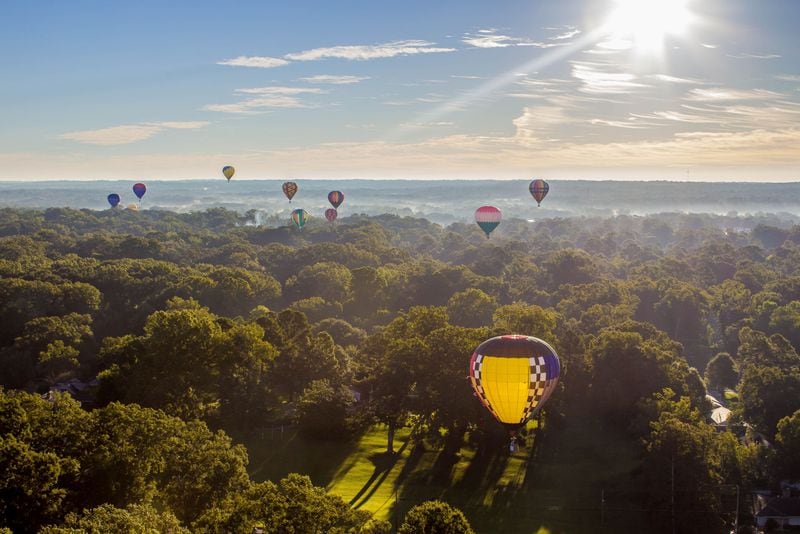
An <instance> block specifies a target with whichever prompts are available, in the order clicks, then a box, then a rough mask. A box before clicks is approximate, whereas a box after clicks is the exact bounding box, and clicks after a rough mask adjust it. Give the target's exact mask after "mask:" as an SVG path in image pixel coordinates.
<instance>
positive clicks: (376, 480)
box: [350, 440, 411, 510]
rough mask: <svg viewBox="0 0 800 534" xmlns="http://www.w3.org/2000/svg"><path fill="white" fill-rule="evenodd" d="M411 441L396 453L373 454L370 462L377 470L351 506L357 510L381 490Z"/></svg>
mask: <svg viewBox="0 0 800 534" xmlns="http://www.w3.org/2000/svg"><path fill="white" fill-rule="evenodd" d="M410 441H411V440H406V441H405V442H404V443H403V445H402V446H401V447H400V448H399V449H397V450H396V451H395V452H394V453H390V452H382V453H379V454H373V455H372V456H370V457H369V460H370V461H371V462H372V463H373V464H374V465H375V470H374V471H373V472H372V475H371V476H370V477H369V479H368V480H367V481H366V482H365V483H364V485H363V486H362V487H361V489H360V490H358V493H356V494H355V495H354V496H353V498H352V499H350V506H352V507H353V508H355V509H356V510H357V509H359V508H361V507H362V506H364V504H366V503H367V502H368V501H369V500H370V498H371V497H372V496H373V495H374V494H375V492H376V491H378V488H380V486H381V484H383V482H384V481H385V480H386V477H388V476H389V473H390V472H391V471H392V468H393V467H394V466H395V465H396V464H397V462H398V460H400V458H401V457H402V456H403V452H404V451H405V450H406V448H407V447H408V443H409V442H410Z"/></svg>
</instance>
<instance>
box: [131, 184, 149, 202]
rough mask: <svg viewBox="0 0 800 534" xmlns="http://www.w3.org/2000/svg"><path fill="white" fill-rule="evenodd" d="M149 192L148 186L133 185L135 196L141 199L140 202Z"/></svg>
mask: <svg viewBox="0 0 800 534" xmlns="http://www.w3.org/2000/svg"><path fill="white" fill-rule="evenodd" d="M146 192H147V186H145V185H144V184H141V183H139V184H133V194H134V195H136V196H137V197H139V200H141V199H142V197H143V196H144V194H145V193H146Z"/></svg>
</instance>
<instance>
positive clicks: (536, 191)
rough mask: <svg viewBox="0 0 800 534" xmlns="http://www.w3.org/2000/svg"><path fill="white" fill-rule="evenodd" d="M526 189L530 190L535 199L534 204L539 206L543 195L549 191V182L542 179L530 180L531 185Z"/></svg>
mask: <svg viewBox="0 0 800 534" xmlns="http://www.w3.org/2000/svg"><path fill="white" fill-rule="evenodd" d="M528 189H529V190H530V192H531V195H533V198H534V199H535V200H536V205H537V206H541V205H542V200H544V197H546V196H547V192H548V191H550V184H548V183H547V182H545V181H544V180H541V179H536V180H534V181H532V182H531V185H530V186H528Z"/></svg>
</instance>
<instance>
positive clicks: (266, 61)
mask: <svg viewBox="0 0 800 534" xmlns="http://www.w3.org/2000/svg"><path fill="white" fill-rule="evenodd" d="M288 64H289V62H288V61H286V60H285V59H281V58H277V57H268V56H239V57H235V58H233V59H226V60H225V61H218V62H217V65H228V66H231V67H253V68H258V69H272V68H275V67H282V66H284V65H288Z"/></svg>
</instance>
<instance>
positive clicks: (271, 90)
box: [236, 85, 327, 95]
mask: <svg viewBox="0 0 800 534" xmlns="http://www.w3.org/2000/svg"><path fill="white" fill-rule="evenodd" d="M236 92H237V93H242V94H246V95H302V94H317V95H319V94H324V93H327V91H325V90H324V89H318V88H316V87H286V86H283V85H270V86H267V87H248V88H245V89H236Z"/></svg>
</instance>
